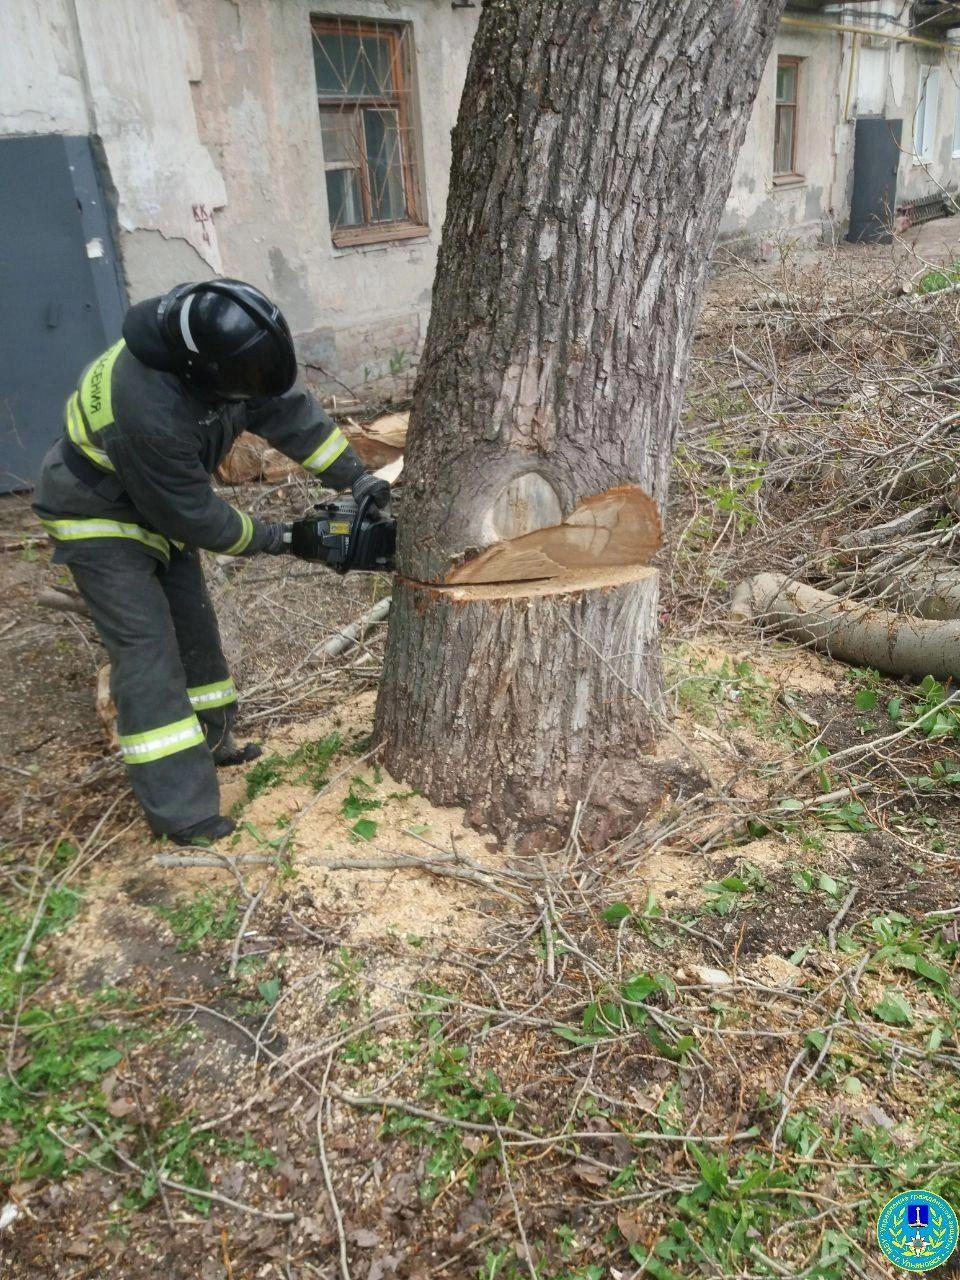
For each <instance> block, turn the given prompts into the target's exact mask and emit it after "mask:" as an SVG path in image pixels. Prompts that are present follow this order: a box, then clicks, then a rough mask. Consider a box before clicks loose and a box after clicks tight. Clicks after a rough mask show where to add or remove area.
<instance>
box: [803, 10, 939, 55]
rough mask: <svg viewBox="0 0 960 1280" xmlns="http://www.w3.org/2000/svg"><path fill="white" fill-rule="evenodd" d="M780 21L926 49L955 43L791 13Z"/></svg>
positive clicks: (811, 29)
mask: <svg viewBox="0 0 960 1280" xmlns="http://www.w3.org/2000/svg"><path fill="white" fill-rule="evenodd" d="M780 22H781V24H782V25H783V26H785V27H799V28H800V29H801V30H803V31H838V32H840V33H842V34H843V35H853V34H856V35H861V36H873V37H874V39H883V40H893V41H895V42H896V43H897V44H920V45H924V46H925V47H926V48H928V49H950V50H953V51H956V48H957V46H956V44H953V43H951V42H950V41H947V40H927V39H925V38H924V37H923V36H911V35H908V34H907V32H905V31H890V30H882V29H879V30H878V28H876V27H865V26H860V25H855V24H853V23H850V22H819V21H818V20H817V19H816V18H795V17H794V16H793V15H792V14H789V13H787V14H784V16H783V17H782V18H781V19H780Z"/></svg>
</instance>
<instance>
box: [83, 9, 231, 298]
mask: <svg viewBox="0 0 960 1280" xmlns="http://www.w3.org/2000/svg"><path fill="white" fill-rule="evenodd" d="M75 4H76V12H77V21H78V24H79V28H80V38H81V41H82V45H83V55H84V58H85V61H86V68H87V82H88V84H89V86H90V90H89V92H90V100H91V105H92V110H93V114H94V120H95V127H96V132H97V133H98V134H99V135H100V138H101V141H102V143H103V150H104V154H105V156H106V161H107V165H108V167H109V170H110V174H111V177H112V179H113V184H114V187H115V188H116V192H117V219H118V222H119V225H120V232H121V235H120V251H121V255H122V258H123V263H124V271H125V273H126V277H127V286H128V289H129V292H130V298H131V301H134V302H136V301H137V300H138V299H140V298H143V297H146V296H148V295H149V294H150V293H154V292H156V291H157V290H158V288H163V287H166V288H169V287H170V285H172V284H176V283H177V282H178V280H182V279H183V278H184V274H186V277H187V278H190V277H198V276H209V275H215V274H217V273H218V272H220V271H222V270H223V265H224V264H223V259H222V256H221V253H220V247H219V244H218V242H217V233H216V225H215V222H213V221H209V220H207V219H206V218H205V217H203V216H202V214H201V215H200V216H198V211H205V212H206V213H208V214H211V215H212V214H213V212H214V211H215V210H216V209H218V208H221V207H222V206H223V205H224V204H225V203H226V198H227V197H226V191H225V188H224V183H223V179H222V177H221V176H220V173H219V171H218V169H217V166H216V164H215V162H214V159H213V157H212V156H211V154H210V152H209V151H208V150H207V148H206V146H205V145H204V144H203V142H202V141H201V139H200V137H199V133H198V126H197V120H196V116H195V114H194V110H193V99H192V95H191V89H190V85H191V82H192V81H193V80H194V79H196V78H198V77H199V76H200V75H201V74H202V70H201V65H200V58H199V52H198V50H197V48H196V45H195V42H194V40H193V38H192V32H191V30H190V29H189V27H188V26H187V25H186V24H185V23H183V22H181V20H180V11H179V9H178V7H177V4H176V0H150V3H149V4H139V3H134V2H132V0H75ZM148 246H149V248H148ZM184 267H188V268H189V269H188V270H186V272H184Z"/></svg>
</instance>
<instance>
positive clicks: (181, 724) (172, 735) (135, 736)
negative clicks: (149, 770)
mask: <svg viewBox="0 0 960 1280" xmlns="http://www.w3.org/2000/svg"><path fill="white" fill-rule="evenodd" d="M205 741H206V739H205V738H204V736H203V730H202V729H201V727H200V721H199V720H198V719H197V717H196V716H186V717H185V718H184V719H183V720H174V721H173V723H172V724H162V725H160V726H159V728H157V729H150V730H148V731H147V732H146V733H127V734H123V733H122V734H121V735H120V751H121V753H122V755H123V758H124V761H125V762H126V763H127V764H149V763H150V762H151V760H162V759H163V758H164V756H172V755H176V753H177V752H178V751H188V750H189V749H190V748H191V747H198V746H199V745H200V744H201V743H202V742H205Z"/></svg>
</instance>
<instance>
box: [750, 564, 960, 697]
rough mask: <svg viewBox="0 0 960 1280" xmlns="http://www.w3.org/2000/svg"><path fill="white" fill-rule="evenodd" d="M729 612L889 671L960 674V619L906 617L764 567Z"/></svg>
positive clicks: (862, 664)
mask: <svg viewBox="0 0 960 1280" xmlns="http://www.w3.org/2000/svg"><path fill="white" fill-rule="evenodd" d="M730 614H731V617H733V618H734V620H736V621H740V622H744V621H754V622H758V623H760V624H762V625H766V626H771V627H774V628H775V629H776V630H777V631H780V632H781V633H782V634H783V635H786V636H790V637H791V639H793V640H798V641H800V643H801V644H808V645H812V646H813V647H814V648H815V649H818V650H820V652H821V653H826V654H829V656H830V657H831V658H839V659H840V660H841V661H843V662H852V663H854V664H855V665H856V666H858V667H875V668H876V669H877V670H878V671H885V672H888V673H890V674H891V675H899V676H912V677H914V678H915V679H921V678H922V677H923V676H926V675H932V676H935V677H936V678H937V679H938V680H944V679H947V678H950V677H952V678H953V679H960V622H955V621H950V622H929V621H927V620H925V619H918V618H905V617H902V616H901V615H899V614H896V613H892V612H890V611H889V610H886V609H874V608H872V607H871V606H870V605H865V604H859V603H857V602H856V601H851V600H840V599H838V598H837V597H836V596H833V595H830V593H829V592H827V591H817V590H816V589H815V588H814V587H808V586H805V585H804V584H803V583H800V582H796V581H794V580H793V579H792V578H788V577H787V576H786V575H785V574H780V573H760V574H757V576H756V577H754V578H748V579H747V580H746V581H745V582H742V583H741V584H740V586H739V587H737V589H736V591H735V592H734V594H733V600H732V601H731V605H730Z"/></svg>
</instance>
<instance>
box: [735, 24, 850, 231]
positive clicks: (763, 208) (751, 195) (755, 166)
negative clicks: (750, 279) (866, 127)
mask: <svg viewBox="0 0 960 1280" xmlns="http://www.w3.org/2000/svg"><path fill="white" fill-rule="evenodd" d="M844 44H845V41H844V37H843V36H841V35H840V34H839V33H835V32H823V33H820V32H808V31H799V30H798V31H791V30H790V29H789V28H788V27H784V28H783V29H782V30H781V31H780V33H779V35H778V36H777V41H776V45H775V47H774V51H773V53H772V54H771V56H770V60H769V62H768V63H767V67H766V70H765V71H764V74H763V80H762V81H761V84H760V89H759V92H758V93H757V100H756V102H755V104H754V108H753V114H752V116H751V119H750V124H749V126H748V129H747V136H746V138H745V140H744V144H743V150H742V151H741V152H740V157H739V159H738V161H737V166H736V170H735V172H734V178H733V186H732V187H731V190H730V198H729V200H728V201H727V207H726V210H725V211H724V215H723V220H722V222H721V226H720V236H721V239H723V240H737V239H742V238H750V239H751V240H753V241H754V242H758V241H764V240H766V241H770V240H771V239H773V238H775V237H776V236H777V235H778V233H782V232H784V231H788V232H789V234H790V235H791V236H793V237H794V238H796V237H797V236H798V235H800V234H803V233H806V234H807V235H811V236H812V235H816V236H819V235H821V234H823V233H824V232H825V231H829V230H830V229H832V228H833V226H834V223H835V221H836V220H837V219H838V218H843V217H844V216H845V214H846V206H845V205H842V204H841V203H840V201H839V200H838V193H837V187H836V178H837V174H838V172H843V173H845V171H846V168H847V167H849V166H850V165H852V163H853V125H852V124H849V125H844V124H843V123H841V121H842V113H843V110H844V105H845V101H844V100H845V94H846V65H845V63H846V60H845V56H844V53H845V51H844ZM781 57H785V58H800V59H801V60H802V61H801V63H800V77H799V103H798V109H797V119H798V127H797V168H798V170H799V172H800V174H801V175H802V177H801V178H799V179H797V180H777V181H776V182H775V181H774V177H773V144H774V129H775V119H776V78H777V59H778V58H781ZM839 196H840V197H842V196H843V187H842V186H841V189H840V192H839Z"/></svg>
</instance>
